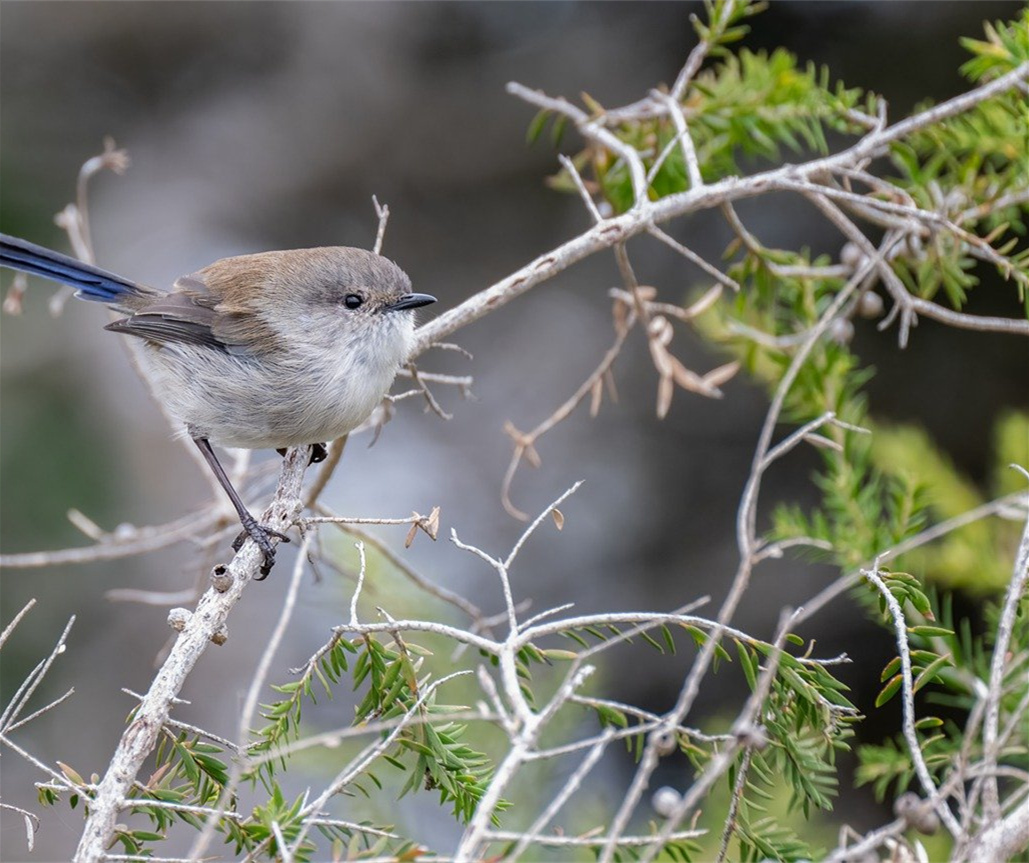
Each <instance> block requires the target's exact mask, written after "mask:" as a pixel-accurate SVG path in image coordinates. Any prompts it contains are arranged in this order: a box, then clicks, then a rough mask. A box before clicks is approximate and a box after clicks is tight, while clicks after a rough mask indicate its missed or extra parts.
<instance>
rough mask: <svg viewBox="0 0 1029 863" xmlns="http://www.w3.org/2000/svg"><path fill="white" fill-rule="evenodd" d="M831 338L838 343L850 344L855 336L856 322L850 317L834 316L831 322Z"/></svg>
mask: <svg viewBox="0 0 1029 863" xmlns="http://www.w3.org/2000/svg"><path fill="white" fill-rule="evenodd" d="M829 338H830V339H832V340H833V341H834V342H836V344H838V345H846V344H850V340H851V339H852V338H854V324H853V323H852V322H851V320H850V319H849V318H833V321H832V323H831V324H829Z"/></svg>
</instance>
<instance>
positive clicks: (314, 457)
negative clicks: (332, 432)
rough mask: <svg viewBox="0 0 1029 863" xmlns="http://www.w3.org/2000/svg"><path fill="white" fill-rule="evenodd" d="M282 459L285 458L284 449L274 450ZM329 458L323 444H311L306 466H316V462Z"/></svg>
mask: <svg viewBox="0 0 1029 863" xmlns="http://www.w3.org/2000/svg"><path fill="white" fill-rule="evenodd" d="M275 452H277V453H278V454H279V455H281V456H282V457H283V458H285V457H286V447H284V446H282V447H279V448H278V449H277V450H275ZM328 457H329V451H328V450H327V449H326V448H325V444H323V443H313V444H311V457H310V458H309V459H308V461H307V464H308V465H312V464H318V462H322V461H325V459H327V458H328Z"/></svg>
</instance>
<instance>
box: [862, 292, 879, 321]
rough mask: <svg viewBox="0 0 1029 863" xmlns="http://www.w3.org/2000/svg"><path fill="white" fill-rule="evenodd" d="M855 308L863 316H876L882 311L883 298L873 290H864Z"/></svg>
mask: <svg viewBox="0 0 1029 863" xmlns="http://www.w3.org/2000/svg"><path fill="white" fill-rule="evenodd" d="M857 310H858V314H859V315H861V317H863V318H877V317H879V316H880V315H881V314H882V313H883V298H882V297H880V296H879V295H878V294H877V293H876V292H875V291H865V292H864V293H863V294H862V295H861V299H860V300H858V305H857Z"/></svg>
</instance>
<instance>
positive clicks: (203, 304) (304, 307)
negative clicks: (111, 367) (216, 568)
mask: <svg viewBox="0 0 1029 863" xmlns="http://www.w3.org/2000/svg"><path fill="white" fill-rule="evenodd" d="M0 266H2V267H6V268H8V269H12V270H17V271H21V272H23V273H27V274H29V275H34V276H40V277H42V278H44V279H48V280H50V281H53V282H57V283H60V284H64V285H68V286H70V287H72V288H74V289H75V291H76V293H75V295H76V297H78V298H80V299H83V300H90V301H93V302H99V303H103V304H105V305H107V306H108V307H109V308H110V309H112V310H114V311H115V312H117V313H118V314H120V315H123V317H119V318H118V319H117V320H115V321H113V322H112V323H110V324H108V325H107V326H106V327H105V328H104V329H107V330H111V331H112V332H115V333H121V334H123V335H126V336H131V337H133V338H137V339H140V340H141V341H142V350H141V351H140V353H139V358H140V364H141V366H142V368H143V371H144V373H145V374H146V376H147V378H148V379H149V381H150V382H151V384H152V389H153V391H154V395H155V397H156V398H157V399H158V400H159V401H160V402H161V403H162V404H163V405H164V407H165V408H166V409H167V411H168V413H169V414H170V415H171V416H172V417H173V418H174V419H175V421H176V423H177V425H178V429H177V433H178V434H182V435H187V436H188V437H189V438H190V439H191V440H192V441H193V443H194V444H195V445H196V446H197V448H198V449H199V450H200V452H201V454H202V455H203V457H204V460H205V461H206V463H207V464H208V465H209V467H210V469H211V471H212V472H213V473H214V476H215V477H216V478H217V480H218V482H219V484H220V485H221V486H222V488H223V489H224V490H225V492H226V494H227V495H228V497H229V500H230V501H231V502H232V505H233V507H234V508H235V510H236V512H237V514H238V516H239V520H240V524H241V526H242V528H243V531H242V532H241V533H240V535H239V537H237V539H236V541H235V542H234V543H233V548H234V549H235V550H236V551H239V549H240V548H241V547H242V544H243V543H244V542H245V541H246V539H247V538H248V537H249V538H250V539H251V540H253V541H254V542H255V543H256V544H257V546H258V548H259V549H260V550H261V552H262V554H263V563H262V565H261V568H260V576H259V577H258V578H264V577H266V576H267V575H268V573H270V572H271V569H272V566H273V565H274V562H275V545H274V543H273V542H272V540H273V538H277V539H279V540H282V541H286V542H288V541H289V539H288V537H286V536H285V535H284V534H282V533H280V532H278V531H275V530H272V529H271V528H269V527H266V526H264V525H261V524H260V523H259V522H258V520H257V519H256V518H255V517H254V516H253V515H252V514H251V513H250V511H249V510H248V509H247V507H246V506H245V504H244V503H243V500H242V499H241V498H240V496H239V493H238V492H237V491H236V489H235V488H234V487H233V485H232V483H231V482H230V480H229V478H228V476H227V475H226V473H225V470H224V469H223V467H222V465H221V463H220V462H219V461H218V457H217V455H216V454H215V452H214V449H213V448H212V445H219V446H223V447H240V448H245V449H265V448H269V449H277V450H280V451H281V452H285V448H287V447H296V446H311V447H312V460H313V461H317V460H320V459H319V456H320V458H324V457H325V449H324V444H325V443H326V442H327V441H332V440H335V439H336V438H339V437H342V436H343V435H345V434H347V433H349V432H350V431H352V430H353V429H355V428H357V427H358V426H359V425H361V423H363V422H364V421H365V420H366V419H367V418H368V417H369V416H370V415H371V413H372V411H373V410H374V409H375V407H376V406H377V405H378V404H379V403H380V402H381V401H382V399H383V397H384V396H385V395H386V393H387V392H388V390H389V388H390V386H391V385H392V383H393V379H394V377H395V376H396V374H397V372H398V371H399V370H400V368H401V366H402V365H403V364H404V363H405V362H406V361H407V357H408V354H409V352H410V349H411V346H412V344H413V338H414V328H415V310H416V309H418V308H421V307H423V306H427V305H429V304H431V303H434V302H436V298H435V297H433V296H431V295H430V294H422V293H415V292H412V290H411V280H410V278H409V277H408V276H407V274H406V273H405V272H404V271H403V270H402V269H401V268H400V267H399V266H397V265H396V264H395V263H393V262H392V261H390V260H389V259H388V258H385V257H383V256H381V255H379V254H376V253H375V252H371V251H368V250H365V249H359V248H352V247H348V246H327V247H320V248H308V249H292V250H287V251H270V252H259V253H256V254H248V255H239V256H234V257H228V258H223V259H221V260H218V261H215V262H214V263H212V264H210V265H209V266H206V267H204V268H203V269H201V270H199V271H197V272H195V273H191V274H190V275H186V276H183V277H181V278H179V279H178V280H176V281H175V282H174V284H173V285H172V286H171V288H170V289H169V290H166V291H162V290H158V289H156V288H153V287H150V286H148V285H144V284H141V283H139V282H136V281H133V280H131V279H127V278H124V277H123V276H119V275H117V274H115V273H111V272H108V271H107V270H103V269H101V268H99V267H96V266H93V265H91V264H88V263H85V262H83V261H80V260H77V259H76V258H72V257H69V256H68V255H64V254H62V253H60V252H56V251H53V250H51V249H48V248H45V247H43V246H39V245H36V244H35V243H31V242H29V241H27V240H23V239H20V238H18V237H13V236H10V235H7V234H0Z"/></svg>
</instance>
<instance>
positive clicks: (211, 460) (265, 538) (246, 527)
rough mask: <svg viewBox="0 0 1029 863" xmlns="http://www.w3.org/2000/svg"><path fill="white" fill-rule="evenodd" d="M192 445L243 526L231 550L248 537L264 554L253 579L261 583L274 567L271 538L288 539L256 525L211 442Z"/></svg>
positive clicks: (200, 439)
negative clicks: (227, 497)
mask: <svg viewBox="0 0 1029 863" xmlns="http://www.w3.org/2000/svg"><path fill="white" fill-rule="evenodd" d="M193 443H195V444H196V445H197V449H199V450H200V452H201V453H202V454H203V456H204V460H205V461H206V462H207V463H208V465H210V467H211V470H212V471H214V475H215V477H216V478H217V479H218V482H219V483H220V484H221V487H222V488H223V489H225V493H226V494H227V495H228V496H229V500H231V501H232V505H233V507H235V509H236V513H237V514H238V515H239V522H240V524H242V525H243V532H242V533H241V534H240V535H239V536H237V537H236V539H235V541H234V542H233V543H232V550H233V551H239V550H240V548H242V547H243V543H244V541H245V540H246V538H247V537H248V536H249V537H250V538H251V539H252V540H253V541H254V542H255V543H257V547H258V548H259V549H261V552H262V553H263V554H264V563H263V564H262V565H261V575H260V576H259V577H257V578H256V579H255V581H261V580H262V579H264V578H265V577H266V576H267V575H268V573H270V572H271V571H272V566H274V565H275V546H273V545H272V541H271V538H272V537H273V536H274V537H277V538H278V539H280V540H282V542H289V537H288V536H286V535H285V534H284V533H279V531H277V530H272V529H271V528H270V527H264V526H263V525H261V524H258V521H257V519H256V518H254V517H253V516H252V515H251V514H250V510H248V509H247V508H246V506H244V504H243V501H242V500H241V499H240V496H239V493H238V492H237V491H236V489H234V488H233V487H232V483H231V482H229V477H228V475H227V474H226V473H225V469H224V468H223V467H222V466H221V462H219V461H218V457H217V456H216V455H215V454H214V450H213V449H212V448H211V442H210V441H209V440H208V439H207V438H205V437H195V438H193Z"/></svg>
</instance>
